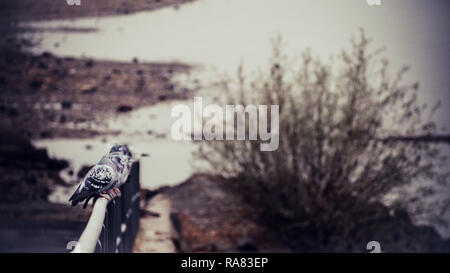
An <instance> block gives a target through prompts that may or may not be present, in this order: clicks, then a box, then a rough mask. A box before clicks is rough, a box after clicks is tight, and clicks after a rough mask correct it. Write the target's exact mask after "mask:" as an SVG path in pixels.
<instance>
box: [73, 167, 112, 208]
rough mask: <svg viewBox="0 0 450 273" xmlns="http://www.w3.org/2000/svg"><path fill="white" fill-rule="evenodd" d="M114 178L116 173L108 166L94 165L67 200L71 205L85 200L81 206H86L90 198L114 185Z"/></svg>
mask: <svg viewBox="0 0 450 273" xmlns="http://www.w3.org/2000/svg"><path fill="white" fill-rule="evenodd" d="M116 180H117V178H116V174H115V173H114V170H113V169H112V168H111V167H110V166H106V165H96V166H94V167H92V168H91V169H90V170H89V172H88V173H87V175H86V177H85V178H84V180H83V182H81V183H80V185H79V186H78V188H77V189H76V190H75V192H74V193H73V195H72V196H71V197H70V199H69V201H71V202H72V206H76V205H77V204H78V203H79V202H82V201H85V200H86V201H85V203H84V206H83V208H86V206H87V204H88V202H89V200H90V199H91V198H93V197H96V196H98V194H100V193H104V192H106V191H108V190H109V189H111V188H112V187H114V185H115V184H116Z"/></svg>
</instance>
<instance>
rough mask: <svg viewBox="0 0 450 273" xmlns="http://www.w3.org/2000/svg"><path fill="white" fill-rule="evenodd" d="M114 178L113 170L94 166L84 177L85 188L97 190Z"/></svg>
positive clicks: (102, 166)
mask: <svg viewBox="0 0 450 273" xmlns="http://www.w3.org/2000/svg"><path fill="white" fill-rule="evenodd" d="M115 178H116V173H115V172H114V170H113V168H112V167H110V166H107V165H96V166H94V167H92V169H90V170H89V172H88V174H87V175H86V186H87V187H88V188H90V189H91V190H99V189H101V188H103V187H105V186H107V185H109V184H110V183H112V182H113V181H114V180H115Z"/></svg>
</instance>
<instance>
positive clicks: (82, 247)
mask: <svg viewBox="0 0 450 273" xmlns="http://www.w3.org/2000/svg"><path fill="white" fill-rule="evenodd" d="M107 205H108V200H107V199H106V198H104V197H100V198H98V199H97V201H95V204H94V207H93V208H92V213H91V216H90V217H89V221H88V223H87V225H86V228H85V229H84V231H83V233H82V234H81V236H80V239H79V240H78V242H77V244H76V246H75V248H74V250H73V251H72V252H71V253H94V251H95V247H96V245H97V241H98V238H99V237H100V233H101V232H102V226H103V221H104V220H105V214H106V206H107Z"/></svg>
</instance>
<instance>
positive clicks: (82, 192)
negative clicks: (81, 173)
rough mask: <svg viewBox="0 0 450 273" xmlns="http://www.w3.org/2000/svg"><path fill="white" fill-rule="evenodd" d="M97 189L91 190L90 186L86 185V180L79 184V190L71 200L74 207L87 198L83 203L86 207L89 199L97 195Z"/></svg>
mask: <svg viewBox="0 0 450 273" xmlns="http://www.w3.org/2000/svg"><path fill="white" fill-rule="evenodd" d="M97 194H98V193H97V191H91V190H89V189H88V188H86V187H84V181H83V182H82V183H81V184H80V185H79V186H78V188H77V190H76V191H75V192H74V193H73V194H72V196H71V197H70V199H69V201H71V202H72V207H74V206H76V205H77V204H78V203H79V202H82V201H84V200H86V202H85V203H84V205H83V208H86V206H87V204H88V203H89V200H90V199H91V198H92V197H94V196H96V195H97Z"/></svg>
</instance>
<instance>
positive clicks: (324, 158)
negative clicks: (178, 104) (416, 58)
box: [198, 31, 446, 237]
mask: <svg viewBox="0 0 450 273" xmlns="http://www.w3.org/2000/svg"><path fill="white" fill-rule="evenodd" d="M281 45H282V43H281V39H280V38H278V39H274V51H273V57H272V58H271V60H270V69H269V71H266V72H264V71H263V72H260V73H259V74H258V75H257V76H256V77H252V78H250V79H248V77H246V76H244V73H243V72H242V69H240V70H239V73H238V80H237V85H236V84H233V81H232V80H229V79H226V80H223V81H222V87H223V90H224V91H225V92H227V94H229V103H231V104H242V105H248V104H257V105H258V104H264V105H274V104H275V105H279V106H280V145H279V148H278V150H276V151H273V152H261V151H260V149H259V148H260V141H209V142H208V141H206V142H204V144H202V145H205V146H202V147H201V148H200V149H199V152H198V156H199V157H200V158H202V159H205V160H206V161H207V162H209V163H210V164H211V166H212V167H213V168H214V169H215V170H216V171H217V173H218V174H221V175H223V176H226V177H232V178H233V180H234V181H235V183H234V184H233V185H234V186H235V187H237V190H238V192H239V193H241V194H242V195H243V196H244V198H245V199H246V200H248V201H249V202H250V203H252V204H254V205H255V207H258V208H260V209H261V215H262V216H263V219H265V220H266V221H267V222H268V223H271V224H273V225H278V226H279V227H280V229H281V230H286V229H289V228H294V227H297V228H298V227H301V228H308V229H314V230H316V231H317V232H319V233H321V234H322V235H323V236H322V235H319V236H322V237H326V236H329V234H330V233H336V234H339V236H344V237H345V236H349V235H348V234H349V233H350V232H351V230H352V229H353V228H354V227H355V226H357V225H359V224H361V223H364V222H365V221H368V220H369V219H371V218H373V217H377V216H376V215H373V214H372V213H371V212H369V211H368V210H365V206H366V205H367V204H374V203H380V202H381V201H382V200H383V198H384V197H385V196H386V194H387V193H389V192H391V191H392V190H393V189H395V188H397V187H401V186H406V185H409V184H411V183H412V182H413V181H419V180H421V179H423V180H428V181H436V180H438V176H439V174H440V172H439V168H441V167H442V166H444V165H442V164H443V163H442V162H443V161H442V160H444V158H442V157H441V156H440V155H439V149H438V147H437V146H436V145H434V144H432V143H424V142H414V141H412V142H402V141H389V137H392V136H404V135H408V136H409V135H432V134H435V133H436V132H437V129H436V125H435V124H434V123H433V122H431V121H430V120H431V119H430V118H428V117H425V114H430V113H431V112H433V111H435V110H436V109H430V110H428V109H426V106H423V105H419V103H418V101H417V92H418V88H419V84H418V83H412V84H405V83H404V82H403V80H402V79H403V78H404V75H405V73H406V72H407V71H408V67H403V68H402V69H400V70H399V71H397V72H396V73H391V71H390V69H389V61H388V60H386V59H383V58H382V56H381V53H382V50H375V51H371V50H370V40H369V39H368V38H366V36H365V35H364V32H363V31H361V35H360V36H359V38H357V39H352V42H351V49H350V50H343V51H342V53H341V54H340V55H339V56H337V57H336V58H335V59H334V60H332V61H330V63H325V62H323V61H321V60H319V59H318V58H314V57H313V55H312V54H311V53H310V52H309V51H306V52H304V53H303V54H302V55H301V58H299V59H297V60H298V61H293V60H292V59H289V58H288V57H287V56H285V55H283V53H282V50H281V48H282V46H281ZM427 119H428V120H427ZM247 125H248V124H247ZM441 182H442V177H441ZM445 182H446V181H444V183H445ZM400 201H401V199H400ZM403 201H406V198H403ZM326 234H328V235H326Z"/></svg>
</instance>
